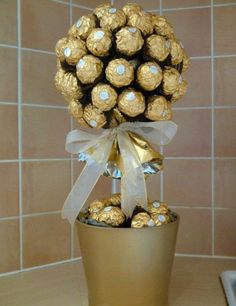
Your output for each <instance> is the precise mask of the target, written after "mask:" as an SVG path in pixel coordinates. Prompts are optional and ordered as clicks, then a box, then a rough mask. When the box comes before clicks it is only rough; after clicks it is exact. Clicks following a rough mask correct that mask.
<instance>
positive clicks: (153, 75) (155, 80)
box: [137, 62, 162, 91]
mask: <svg viewBox="0 0 236 306" xmlns="http://www.w3.org/2000/svg"><path fill="white" fill-rule="evenodd" d="M137 81H138V83H139V84H140V86H141V87H142V88H143V89H145V90H147V91H151V90H154V89H156V88H157V87H158V86H159V85H160V84H161V81H162V70H161V67H160V66H159V65H158V64H157V63H155V62H146V63H144V64H142V65H141V66H139V68H138V71H137Z"/></svg>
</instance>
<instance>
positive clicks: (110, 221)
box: [98, 206, 125, 226]
mask: <svg viewBox="0 0 236 306" xmlns="http://www.w3.org/2000/svg"><path fill="white" fill-rule="evenodd" d="M98 221H100V222H104V223H106V224H107V225H110V226H119V225H121V224H122V223H124V222H125V215H124V214H123V212H122V210H121V209H120V208H119V207H114V206H107V207H105V208H104V209H103V210H102V211H101V212H100V213H99V216H98Z"/></svg>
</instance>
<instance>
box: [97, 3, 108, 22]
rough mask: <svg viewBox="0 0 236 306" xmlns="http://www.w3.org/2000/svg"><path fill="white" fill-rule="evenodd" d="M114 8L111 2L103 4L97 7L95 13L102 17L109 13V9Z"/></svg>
mask: <svg viewBox="0 0 236 306" xmlns="http://www.w3.org/2000/svg"><path fill="white" fill-rule="evenodd" d="M110 8H112V6H111V4H109V3H106V4H101V5H99V6H98V7H96V8H95V10H94V14H95V15H96V16H97V17H98V18H99V19H100V18H101V17H102V16H104V15H105V14H107V12H108V10H109V9H110Z"/></svg>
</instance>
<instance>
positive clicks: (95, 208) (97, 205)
mask: <svg viewBox="0 0 236 306" xmlns="http://www.w3.org/2000/svg"><path fill="white" fill-rule="evenodd" d="M106 205H107V200H105V199H104V200H95V201H93V202H92V203H90V205H89V209H88V210H89V213H90V214H91V213H98V212H100V211H101V210H102V209H103V208H104V207H106Z"/></svg>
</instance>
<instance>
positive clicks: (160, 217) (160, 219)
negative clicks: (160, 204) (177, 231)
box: [153, 214, 170, 226]
mask: <svg viewBox="0 0 236 306" xmlns="http://www.w3.org/2000/svg"><path fill="white" fill-rule="evenodd" d="M153 219H154V222H155V225H156V226H161V225H163V224H167V223H170V217H169V216H168V215H164V214H156V215H155V216H154V217H153Z"/></svg>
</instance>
